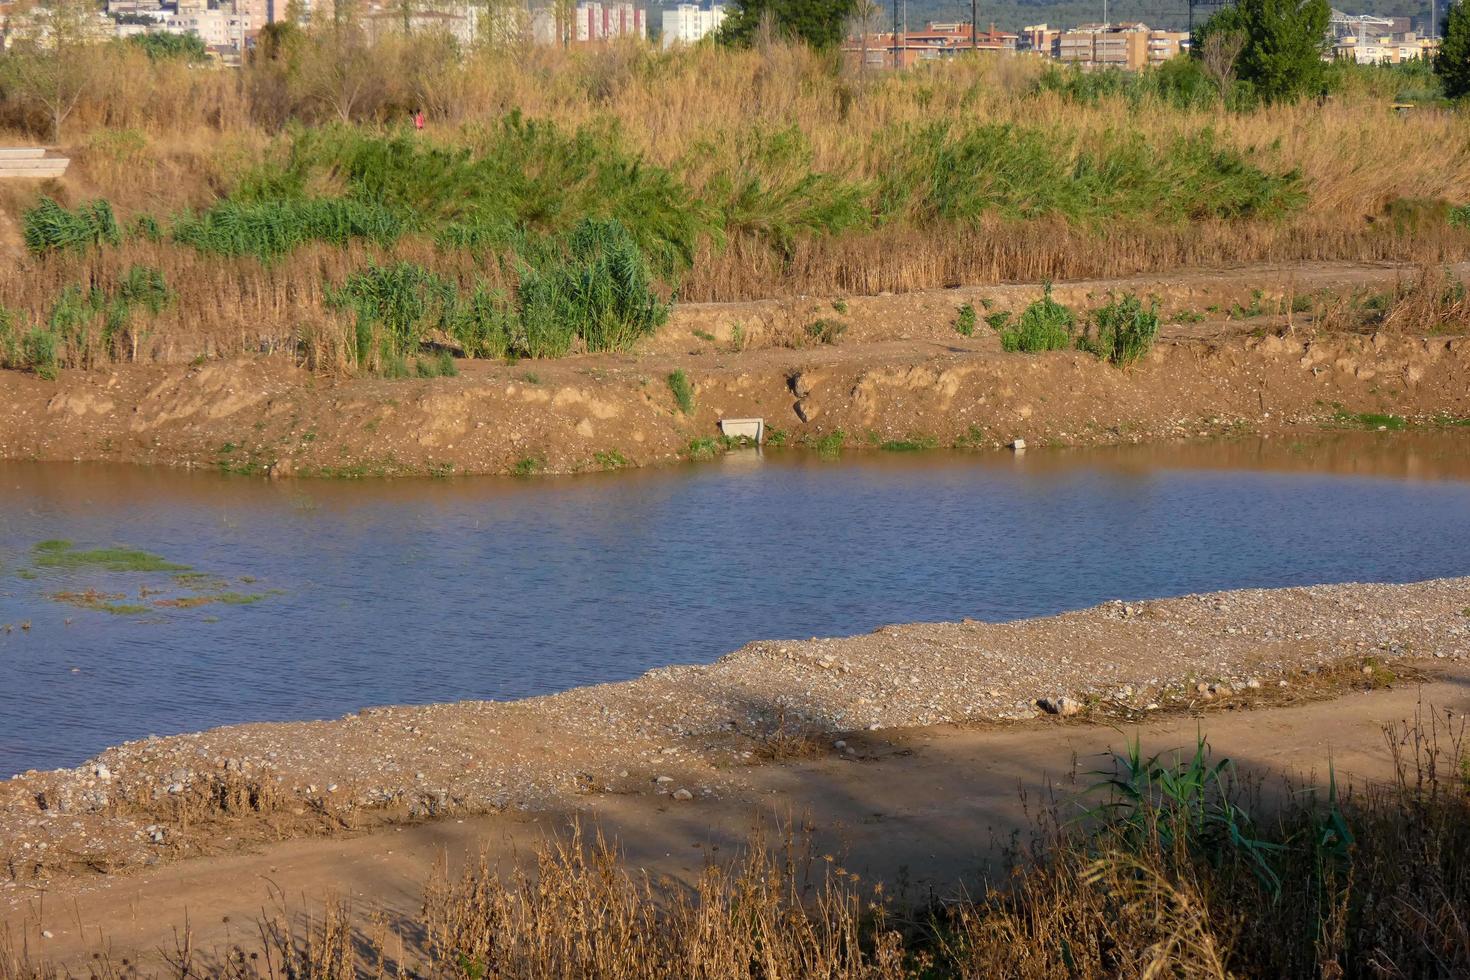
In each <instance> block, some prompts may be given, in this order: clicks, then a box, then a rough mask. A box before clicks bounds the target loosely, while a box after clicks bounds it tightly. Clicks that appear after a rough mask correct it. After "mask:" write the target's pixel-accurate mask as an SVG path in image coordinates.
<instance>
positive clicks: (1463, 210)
mask: <svg viewBox="0 0 1470 980" xmlns="http://www.w3.org/2000/svg"><path fill="white" fill-rule="evenodd" d="M1449 222H1450V227H1451V228H1470V204H1462V205H1460V206H1459V207H1457V208H1450V213H1449Z"/></svg>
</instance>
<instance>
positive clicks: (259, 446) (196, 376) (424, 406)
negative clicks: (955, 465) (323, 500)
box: [0, 264, 1470, 476]
mask: <svg viewBox="0 0 1470 980" xmlns="http://www.w3.org/2000/svg"><path fill="white" fill-rule="evenodd" d="M1416 271H1417V270H1414V269H1411V268H1408V267H1396V266H1382V265H1345V264H1323V265H1311V266H1306V265H1304V266H1295V267H1280V266H1262V267H1253V268H1249V269H1240V270H1231V271H1228V272H1219V271H1214V272H1199V273H1188V274H1182V275H1178V276H1173V277H1148V278H1139V279H1133V280H1118V281H1113V282H1085V283H1074V284H1064V285H1060V286H1058V287H1057V288H1056V290H1055V295H1056V296H1057V297H1058V298H1059V299H1061V300H1063V301H1066V302H1068V303H1071V304H1073V305H1075V306H1076V307H1077V308H1079V309H1080V308H1089V307H1093V306H1096V305H1098V304H1100V303H1101V302H1103V301H1104V300H1105V297H1106V295H1107V294H1108V293H1109V292H1118V291H1123V290H1131V291H1135V292H1141V293H1145V294H1157V295H1161V296H1163V297H1164V301H1165V305H1164V309H1165V312H1168V313H1174V314H1182V313H1185V312H1189V313H1201V311H1206V308H1207V307H1211V306H1213V307H1215V308H1217V309H1219V310H1228V309H1230V308H1231V307H1232V306H1236V305H1242V304H1245V305H1250V306H1262V305H1264V306H1273V305H1274V304H1275V303H1276V301H1277V300H1278V299H1288V300H1289V299H1290V297H1293V296H1296V295H1301V294H1303V293H1307V292H1312V291H1314V290H1318V289H1322V290H1329V291H1332V290H1335V291H1338V292H1341V291H1344V290H1346V291H1358V292H1374V291H1379V292H1381V291H1384V290H1389V289H1392V288H1393V287H1394V285H1395V284H1396V283H1398V282H1400V281H1403V280H1405V279H1409V278H1412V277H1413V276H1414V275H1415V274H1416ZM1459 271H1460V272H1461V273H1464V272H1466V271H1470V268H1467V269H1461V270H1459ZM1040 292H1041V288H1040V286H1039V285H1034V284H1033V285H1018V286H1005V287H993V288H986V289H979V288H967V289H954V290H935V291H929V292H924V293H913V294H905V295H899V296H875V297H854V298H849V299H846V300H836V301H833V300H827V299H821V300H818V299H813V300H800V301H783V302H774V301H773V302H766V303H742V304H724V305H718V306H712V305H704V306H697V305H696V306H687V307H680V308H679V309H678V310H677V312H676V315H675V316H674V318H673V320H672V321H671V323H670V324H669V325H668V326H667V327H665V328H664V329H663V330H662V331H661V332H660V333H659V335H658V336H657V337H655V338H652V339H651V340H650V341H649V342H648V343H646V344H645V345H643V347H642V348H641V349H640V350H639V351H638V352H636V353H633V354H624V355H596V356H592V355H587V356H577V357H569V358H564V359H562V360H558V361H546V362H528V361H523V362H521V363H519V364H515V365H508V364H503V363H499V362H495V363H490V362H469V361H465V362H461V364H462V367H461V373H460V375H459V376H458V377H453V378H436V379H414V380H402V381H388V380H381V379H354V380H332V379H328V378H323V377H317V376H312V375H310V374H308V373H307V372H305V371H303V370H301V369H298V368H296V367H294V366H293V365H292V364H291V362H290V360H289V359H288V358H286V357H284V356H269V357H268V356H262V357H257V358H242V359H236V360H229V361H221V360H202V359H201V360H199V361H197V362H195V361H194V360H193V358H192V355H191V354H190V352H189V351H187V350H178V351H175V352H174V353H173V355H172V357H171V358H170V360H169V362H168V363H164V364H152V365H147V364H139V365H127V366H123V367H118V368H115V369H112V370H100V371H96V372H90V373H88V372H78V371H64V372H62V377H61V379H60V380H59V381H56V382H48V381H44V380H41V379H39V378H37V377H35V376H34V375H31V374H28V373H21V372H15V371H0V458H11V459H51V460H72V459H85V460H110V461H126V462H142V463H155V464H165V465H186V466H202V467H210V468H220V469H224V470H227V471H231V472H239V473H253V474H265V473H270V474H272V475H276V476H288V475H298V476H300V475H316V476H371V475H388V474H400V473H420V474H422V473H430V474H435V475H445V474H451V473H454V474H458V473H505V472H516V473H523V474H530V473H535V472H560V473H566V472H577V471H583V470H596V469H608V468H616V467H621V466H630V465H636V466H642V465H652V464H659V463H667V462H670V461H673V460H677V459H681V458H689V457H696V458H697V457H699V456H701V455H706V454H708V453H711V452H715V451H718V446H717V445H716V444H715V443H714V441H713V440H714V437H715V436H717V435H718V427H717V423H718V420H719V419H720V418H725V417H747V416H759V417H762V418H764V419H765V420H766V422H767V424H768V426H769V427H770V432H771V436H772V438H773V440H774V441H775V442H779V443H784V444H788V445H790V444H805V445H821V446H823V447H825V448H828V449H832V448H835V447H836V446H839V445H842V446H845V447H846V448H848V449H863V448H878V447H881V446H882V445H884V444H885V443H888V444H895V445H916V446H931V445H932V446H961V447H972V448H979V447H998V446H1001V445H1004V444H1007V443H1009V442H1010V441H1011V440H1013V439H1017V438H1021V439H1025V440H1026V441H1027V443H1028V444H1029V445H1031V446H1033V447H1039V446H1048V445H1105V444H1115V443H1136V442H1141V441H1148V440H1162V439H1179V438H1193V437H1199V436H1206V435H1219V434H1224V433H1238V432H1241V431H1265V432H1275V431H1282V430H1292V429H1296V428H1300V427H1303V426H1306V427H1312V428H1316V427H1320V426H1321V425H1323V424H1338V423H1335V422H1334V418H1335V417H1336V416H1337V415H1338V413H1339V412H1340V411H1346V412H1348V413H1394V414H1398V415H1401V416H1408V417H1409V418H1410V419H1412V420H1417V421H1421V422H1432V421H1434V420H1437V419H1438V420H1445V419H1449V420H1453V419H1462V418H1465V417H1470V338H1463V337H1450V336H1438V335H1437V336H1432V337H1416V336H1408V335H1388V334H1375V335H1372V336H1368V335H1359V334H1340V333H1339V334H1322V335H1319V336H1314V335H1313V334H1311V333H1310V332H1308V331H1306V330H1304V329H1303V330H1298V329H1295V328H1294V327H1293V326H1291V325H1289V324H1288V323H1287V322H1286V321H1287V319H1289V318H1284V317H1252V318H1247V319H1243V320H1231V321H1221V320H1219V319H1213V320H1210V319H1207V320H1206V321H1205V322H1199V323H1195V322H1190V323H1185V322H1182V321H1181V320H1180V319H1179V317H1178V316H1177V315H1176V317H1175V322H1173V323H1172V325H1170V326H1168V327H1166V329H1165V330H1164V339H1163V340H1162V341H1161V342H1160V343H1159V344H1157V345H1156V346H1155V348H1154V350H1153V352H1152V353H1151V354H1150V355H1149V356H1148V357H1147V358H1146V359H1145V360H1144V361H1143V362H1142V363H1140V364H1138V365H1136V366H1134V367H1132V368H1130V369H1128V370H1120V369H1118V368H1115V367H1113V366H1111V365H1108V364H1106V363H1103V362H1100V361H1098V360H1097V359H1096V358H1094V357H1092V356H1091V355H1087V354H1083V353H1078V352H1057V353H1050V354H1042V355H1027V354H1006V353H1003V352H1002V351H1001V350H1000V345H999V341H998V339H997V336H996V334H995V333H994V331H992V330H991V329H990V328H989V327H987V326H986V325H985V324H984V323H983V322H982V323H981V324H980V325H979V327H978V328H977V330H976V331H975V333H974V335H973V336H971V337H962V336H960V335H959V334H958V333H956V332H955V330H954V328H953V321H954V318H955V313H956V310H957V308H958V305H959V304H960V303H962V302H966V301H973V302H975V303H977V304H978V303H980V302H981V301H982V300H984V301H987V302H989V303H990V304H991V305H992V306H993V307H994V308H995V309H1020V308H1021V307H1023V306H1024V304H1025V303H1027V302H1029V301H1030V300H1032V299H1035V298H1036V297H1037V296H1038V295H1040ZM1258 292H1259V293H1260V294H1261V297H1260V298H1259V299H1258V298H1257V295H1256V294H1257V293H1258ZM839 309H840V310H841V312H839ZM1205 315H1207V316H1215V317H1218V316H1219V314H1208V313H1207V311H1206V313H1205ZM820 319H832V320H834V321H840V323H841V324H842V325H843V326H844V328H845V330H844V332H843V333H842V334H841V336H840V338H839V339H838V342H837V343H836V344H821V343H816V344H813V343H812V342H811V341H810V338H809V337H808V336H807V328H808V326H810V325H811V324H812V323H814V322H816V321H817V320H820ZM737 330H738V336H739V342H738V344H737V343H736V337H737ZM737 346H738V347H739V348H740V349H739V350H738V351H737V350H736V349H735V348H736V347H737ZM674 371H682V372H684V374H685V375H686V376H687V378H688V379H689V381H690V383H691V385H692V388H693V405H692V407H691V408H690V409H689V411H687V412H686V411H684V410H682V409H681V408H680V407H679V406H678V405H677V404H676V401H675V398H674V395H673V393H672V391H671V388H670V384H669V381H668V379H669V376H670V374H671V373H672V372H674Z"/></svg>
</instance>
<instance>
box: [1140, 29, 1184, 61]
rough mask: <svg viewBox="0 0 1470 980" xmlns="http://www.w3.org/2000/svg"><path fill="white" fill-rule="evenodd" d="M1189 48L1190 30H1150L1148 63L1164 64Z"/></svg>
mask: <svg viewBox="0 0 1470 980" xmlns="http://www.w3.org/2000/svg"><path fill="white" fill-rule="evenodd" d="M1188 50H1189V32H1188V31H1157V30H1155V31H1149V32H1148V63H1149V64H1150V65H1155V66H1157V65H1162V64H1163V63H1164V62H1166V61H1168V60H1169V59H1170V58H1175V57H1178V56H1179V55H1181V54H1184V53H1185V52H1186V51H1188Z"/></svg>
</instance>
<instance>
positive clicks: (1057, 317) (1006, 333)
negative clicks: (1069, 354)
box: [987, 283, 1076, 354]
mask: <svg viewBox="0 0 1470 980" xmlns="http://www.w3.org/2000/svg"><path fill="white" fill-rule="evenodd" d="M1044 289H1045V291H1044V293H1043V295H1042V297H1041V299H1039V300H1037V301H1036V302H1034V303H1032V304H1031V305H1030V306H1028V307H1026V309H1025V310H1024V311H1022V313H1021V316H1020V317H1019V318H1018V319H1016V320H1015V321H1014V322H1012V321H1011V317H1010V314H1008V313H1007V314H1004V315H997V316H995V317H994V318H987V319H989V320H990V322H991V326H993V327H994V328H995V329H996V330H997V331H999V332H1000V345H1001V347H1002V348H1003V349H1005V350H1007V351H1010V352H1013V353H1014V352H1018V351H1019V352H1022V353H1026V354H1035V353H1039V352H1041V351H1049V350H1066V349H1067V348H1068V347H1071V346H1072V327H1073V325H1074V324H1075V322H1076V318H1075V317H1074V316H1073V314H1072V311H1071V310H1070V309H1068V308H1067V307H1065V306H1063V305H1062V304H1061V303H1058V302H1057V301H1056V300H1054V299H1052V298H1051V283H1047V284H1046V286H1045V287H1044Z"/></svg>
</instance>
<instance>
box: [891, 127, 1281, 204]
mask: <svg viewBox="0 0 1470 980" xmlns="http://www.w3.org/2000/svg"><path fill="white" fill-rule="evenodd" d="M885 143H891V144H893V145H894V146H895V149H892V150H888V151H886V154H885V156H886V160H885V166H884V172H885V175H886V176H885V177H884V178H883V180H882V182H881V187H880V189H879V200H878V208H879V212H880V214H882V215H883V216H884V217H885V218H888V217H897V216H903V215H907V216H908V217H910V218H911V219H913V220H916V221H918V222H919V223H921V224H929V223H935V222H973V221H978V220H980V219H981V218H982V217H984V216H985V215H988V214H998V215H1000V216H1001V217H1004V218H1009V219H1013V220H1025V219H1030V218H1039V217H1046V216H1051V215H1059V216H1062V217H1066V218H1070V219H1073V220H1076V221H1085V222H1089V223H1102V222H1114V221H1116V220H1117V219H1118V216H1119V215H1126V216H1127V217H1128V218H1129V219H1130V220H1135V221H1147V220H1153V221H1159V222H1167V223H1170V224H1177V223H1180V222H1184V221H1190V220H1198V219H1204V218H1223V219H1234V218H1248V217H1274V216H1279V215H1284V214H1287V213H1289V212H1291V211H1294V210H1296V209H1298V208H1299V207H1300V206H1301V205H1302V204H1303V203H1305V201H1306V192H1305V190H1304V185H1303V183H1302V179H1301V176H1300V175H1299V174H1297V173H1295V172H1286V173H1273V172H1270V171H1267V170H1265V169H1262V168H1261V167H1260V166H1258V165H1257V164H1256V163H1255V162H1254V161H1253V160H1252V159H1251V158H1249V157H1247V156H1246V155H1245V154H1243V153H1241V152H1240V151H1239V150H1236V149H1234V148H1232V147H1228V146H1221V145H1220V141H1219V140H1218V138H1217V137H1216V136H1215V134H1214V132H1213V131H1212V130H1209V129H1204V130H1200V131H1199V132H1196V133H1191V134H1189V135H1188V136H1179V137H1175V138H1171V139H1168V140H1167V141H1164V140H1159V139H1157V138H1152V137H1148V136H1146V135H1144V134H1143V133H1142V132H1137V131H1135V132H1131V133H1130V132H1124V131H1121V130H1120V131H1117V132H1113V133H1108V134H1105V135H1104V136H1103V137H1102V138H1100V139H1099V140H1096V141H1090V142H1089V144H1088V146H1087V147H1086V148H1085V149H1084V148H1081V147H1078V146H1077V145H1076V144H1077V140H1076V138H1075V137H1072V136H1069V135H1067V134H1065V133H1058V132H1056V131H1054V130H1046V129H1040V128H1036V129H1032V128H1027V127H1022V126H1017V125H1013V124H1000V123H983V124H979V125H975V126H971V127H968V128H963V127H959V126H956V125H954V124H952V123H948V122H940V123H932V124H929V125H927V126H923V127H920V128H918V129H914V130H909V131H906V132H905V133H899V134H895V136H894V138H893V139H891V140H887V141H885Z"/></svg>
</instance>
